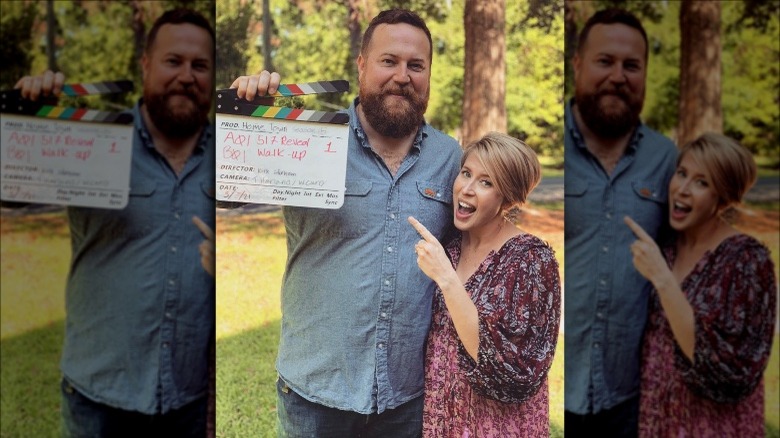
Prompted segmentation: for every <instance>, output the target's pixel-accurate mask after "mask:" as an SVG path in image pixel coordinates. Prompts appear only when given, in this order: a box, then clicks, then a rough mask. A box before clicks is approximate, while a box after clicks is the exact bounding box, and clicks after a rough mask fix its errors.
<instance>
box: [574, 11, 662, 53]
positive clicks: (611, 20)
mask: <svg viewBox="0 0 780 438" xmlns="http://www.w3.org/2000/svg"><path fill="white" fill-rule="evenodd" d="M597 24H625V25H626V26H628V27H631V28H634V29H636V30H638V31H639V33H640V34H642V39H643V40H645V60H647V54H648V50H649V47H650V46H649V45H648V43H647V33H646V32H645V28H644V27H642V22H641V21H639V19H638V18H637V17H636V15H634V14H632V13H631V12H628V11H626V10H625V9H619V8H609V9H604V10H601V11H598V12H596V13H595V14H593V15H592V16H591V17H590V18H589V19H588V21H587V22H586V23H585V27H583V28H582V31H581V32H580V36H579V38H578V40H577V52H580V53H582V49H583V48H584V47H585V42H586V41H587V40H588V34H589V33H590V29H591V28H592V27H593V26H595V25H597Z"/></svg>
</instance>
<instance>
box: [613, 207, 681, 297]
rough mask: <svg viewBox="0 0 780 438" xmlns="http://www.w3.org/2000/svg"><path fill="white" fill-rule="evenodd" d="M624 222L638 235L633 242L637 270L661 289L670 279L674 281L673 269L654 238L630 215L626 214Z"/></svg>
mask: <svg viewBox="0 0 780 438" xmlns="http://www.w3.org/2000/svg"><path fill="white" fill-rule="evenodd" d="M623 222H625V223H626V225H628V227H629V228H631V231H633V232H634V235H636V237H637V240H636V241H634V243H632V244H631V254H632V255H633V256H634V259H633V261H634V267H635V268H636V270H637V271H639V273H640V274H642V276H643V277H645V278H646V279H648V280H649V281H650V282H651V283H653V286H655V287H656V289H660V288H661V287H663V286H664V285H665V283H666V282H668V281H671V282H674V281H675V279H674V276H673V275H672V271H671V270H670V269H669V266H668V265H667V263H666V260H664V256H663V255H662V254H661V250H660V249H659V248H658V245H657V244H656V243H655V241H654V240H653V238H652V237H650V235H649V234H647V232H645V230H644V229H642V227H640V226H639V224H637V223H636V222H634V221H633V220H632V219H631V218H630V217H628V216H625V217H624V218H623Z"/></svg>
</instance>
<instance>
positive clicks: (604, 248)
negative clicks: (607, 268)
mask: <svg viewBox="0 0 780 438" xmlns="http://www.w3.org/2000/svg"><path fill="white" fill-rule="evenodd" d="M601 251H602V252H604V253H607V252H609V248H607V247H606V246H602V247H601Z"/></svg>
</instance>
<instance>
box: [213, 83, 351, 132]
mask: <svg viewBox="0 0 780 438" xmlns="http://www.w3.org/2000/svg"><path fill="white" fill-rule="evenodd" d="M346 91H349V82H347V81H345V80H337V81H319V82H305V83H301V84H281V85H279V89H278V90H277V92H276V93H274V94H271V95H268V96H261V97H258V98H257V99H263V98H266V99H267V98H268V97H289V96H303V95H307V94H322V93H343V92H346ZM217 112H218V113H222V114H236V115H242V116H251V117H264V118H273V119H283V120H297V121H302V122H317V123H333V124H339V125H343V124H346V123H349V116H348V115H347V114H346V113H341V112H329V111H312V110H301V109H293V108H285V107H278V106H268V105H258V104H253V103H251V102H247V101H246V100H243V99H239V98H238V95H237V90H236V89H235V88H231V89H222V90H217Z"/></svg>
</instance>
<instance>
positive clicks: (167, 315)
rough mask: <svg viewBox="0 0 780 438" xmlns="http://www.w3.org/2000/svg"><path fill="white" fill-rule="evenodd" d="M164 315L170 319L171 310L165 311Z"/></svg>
mask: <svg viewBox="0 0 780 438" xmlns="http://www.w3.org/2000/svg"><path fill="white" fill-rule="evenodd" d="M165 317H166V318H168V319H172V318H173V317H172V316H171V312H165Z"/></svg>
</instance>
